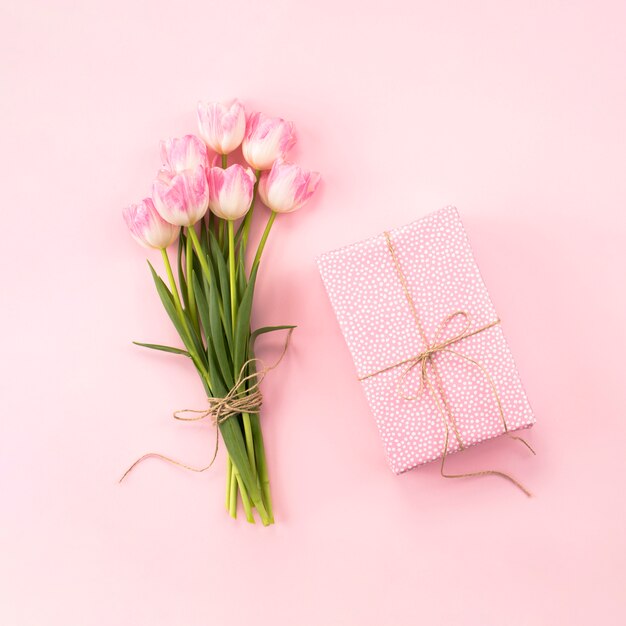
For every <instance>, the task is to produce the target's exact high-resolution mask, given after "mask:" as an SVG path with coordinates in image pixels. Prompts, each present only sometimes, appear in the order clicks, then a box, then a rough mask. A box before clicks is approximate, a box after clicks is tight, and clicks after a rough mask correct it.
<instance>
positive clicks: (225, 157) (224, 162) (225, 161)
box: [222, 154, 228, 169]
mask: <svg viewBox="0 0 626 626" xmlns="http://www.w3.org/2000/svg"><path fill="white" fill-rule="evenodd" d="M227 167H228V155H227V154H222V169H226V168H227Z"/></svg>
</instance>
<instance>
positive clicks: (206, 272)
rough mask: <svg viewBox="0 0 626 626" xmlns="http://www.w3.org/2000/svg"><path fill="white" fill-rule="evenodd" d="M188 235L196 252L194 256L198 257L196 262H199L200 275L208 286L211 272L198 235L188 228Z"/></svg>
mask: <svg viewBox="0 0 626 626" xmlns="http://www.w3.org/2000/svg"><path fill="white" fill-rule="evenodd" d="M187 232H188V234H189V235H191V243H192V244H193V247H194V249H195V251H196V255H197V256H198V260H199V261H200V267H201V268H202V273H203V274H204V276H205V278H206V279H207V282H208V283H209V285H210V284H211V270H210V269H209V264H208V263H207V260H206V257H205V256H204V252H203V251H202V246H201V245H200V241H199V240H198V235H197V234H196V231H195V230H194V228H192V227H190V228H189V229H188V231H187Z"/></svg>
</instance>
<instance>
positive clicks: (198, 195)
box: [152, 165, 209, 226]
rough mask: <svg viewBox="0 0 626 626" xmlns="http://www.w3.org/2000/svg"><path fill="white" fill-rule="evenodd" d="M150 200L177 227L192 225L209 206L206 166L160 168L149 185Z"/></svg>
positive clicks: (167, 220)
mask: <svg viewBox="0 0 626 626" xmlns="http://www.w3.org/2000/svg"><path fill="white" fill-rule="evenodd" d="M152 199H153V200H154V206H155V207H156V210H157V211H158V212H159V213H160V215H161V217H162V218H163V219H164V220H165V221H166V222H169V223H170V224H175V225H177V226H193V225H194V224H195V223H196V222H197V221H198V220H200V219H202V217H203V216H204V214H205V213H206V212H207V209H208V207H209V185H208V183H207V179H206V168H205V167H204V166H203V165H198V166H197V167H196V168H195V169H193V170H191V169H190V170H185V171H182V172H180V173H178V174H177V173H174V172H171V171H169V170H165V169H163V170H161V171H160V172H159V174H158V177H157V179H156V180H155V181H154V183H153V185H152Z"/></svg>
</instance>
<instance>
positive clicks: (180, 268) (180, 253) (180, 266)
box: [177, 228, 189, 308]
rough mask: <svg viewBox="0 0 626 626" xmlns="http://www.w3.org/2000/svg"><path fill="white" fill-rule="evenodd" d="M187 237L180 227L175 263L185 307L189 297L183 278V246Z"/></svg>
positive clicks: (185, 244) (185, 245)
mask: <svg viewBox="0 0 626 626" xmlns="http://www.w3.org/2000/svg"><path fill="white" fill-rule="evenodd" d="M187 243H188V242H187V237H186V235H185V234H184V233H183V229H182V228H181V229H180V235H179V237H178V253H177V265H178V284H179V285H180V290H181V292H182V294H183V302H184V304H185V308H188V307H189V298H188V294H187V282H186V280H185V273H184V271H183V266H184V265H185V248H186V247H187Z"/></svg>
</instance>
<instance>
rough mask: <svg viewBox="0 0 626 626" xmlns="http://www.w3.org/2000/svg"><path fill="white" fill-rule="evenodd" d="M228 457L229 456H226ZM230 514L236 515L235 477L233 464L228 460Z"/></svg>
mask: <svg viewBox="0 0 626 626" xmlns="http://www.w3.org/2000/svg"><path fill="white" fill-rule="evenodd" d="M228 458H229V459H230V457H228ZM229 507H230V508H229V511H230V516H231V517H234V518H236V517H237V477H236V475H235V466H234V465H233V462H232V460H231V462H230V503H229Z"/></svg>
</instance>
